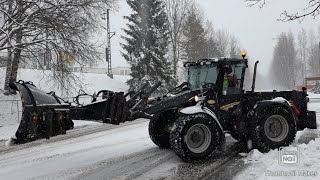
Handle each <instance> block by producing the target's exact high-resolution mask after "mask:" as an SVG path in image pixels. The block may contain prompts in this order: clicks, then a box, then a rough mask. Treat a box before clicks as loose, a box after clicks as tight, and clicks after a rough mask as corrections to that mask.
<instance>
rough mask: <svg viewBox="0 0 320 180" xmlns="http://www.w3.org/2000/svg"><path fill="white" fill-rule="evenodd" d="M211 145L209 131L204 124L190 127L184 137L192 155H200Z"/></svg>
mask: <svg viewBox="0 0 320 180" xmlns="http://www.w3.org/2000/svg"><path fill="white" fill-rule="evenodd" d="M210 143H211V132H210V129H209V128H208V127H207V126H206V125H204V124H195V125H193V126H191V127H190V128H189V130H188V132H187V135H186V144H187V146H188V148H189V149H190V151H192V152H193V153H202V152H204V151H206V150H207V149H208V147H209V146H210Z"/></svg>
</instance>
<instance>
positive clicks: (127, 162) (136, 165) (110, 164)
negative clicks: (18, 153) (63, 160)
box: [33, 148, 174, 179]
mask: <svg viewBox="0 0 320 180" xmlns="http://www.w3.org/2000/svg"><path fill="white" fill-rule="evenodd" d="M173 156H174V154H173V153H171V152H170V151H169V150H161V149H159V148H152V149H148V150H145V151H141V152H138V153H133V154H129V155H126V156H123V157H120V158H119V157H118V158H113V159H106V160H102V161H99V162H96V163H94V164H91V165H88V166H83V167H79V168H73V169H66V170H64V171H60V172H58V173H55V174H48V175H45V176H39V177H36V178H33V179H70V178H71V179H134V178H137V177H139V176H140V175H141V174H143V173H146V172H148V171H149V170H150V169H152V168H154V167H157V166H159V164H162V163H164V162H167V161H168V159H170V158H172V157H173ZM146 162H148V163H146ZM101 172H102V173H101Z"/></svg>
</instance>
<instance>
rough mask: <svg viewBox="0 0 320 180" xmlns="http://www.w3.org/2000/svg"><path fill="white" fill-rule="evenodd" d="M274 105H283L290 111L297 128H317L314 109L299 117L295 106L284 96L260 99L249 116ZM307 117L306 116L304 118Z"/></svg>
mask: <svg viewBox="0 0 320 180" xmlns="http://www.w3.org/2000/svg"><path fill="white" fill-rule="evenodd" d="M272 106H282V107H284V108H285V109H286V110H287V111H288V112H290V113H291V114H292V116H294V118H295V119H296V124H297V129H298V130H303V129H304V128H309V129H317V122H316V113H315V112H313V111H307V112H306V113H307V114H306V115H304V116H299V117H297V116H296V115H295V112H294V110H293V107H291V105H290V103H289V101H287V100H285V99H283V98H276V100H264V101H258V102H257V103H256V104H255V105H254V107H253V110H252V111H250V112H249V114H248V117H254V114H255V113H257V114H259V113H260V112H261V111H262V110H264V109H266V108H270V107H272ZM303 117H305V118H303Z"/></svg>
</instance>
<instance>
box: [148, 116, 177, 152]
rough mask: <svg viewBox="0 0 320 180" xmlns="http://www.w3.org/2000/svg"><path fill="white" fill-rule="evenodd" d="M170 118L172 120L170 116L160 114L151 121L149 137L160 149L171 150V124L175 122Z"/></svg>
mask: <svg viewBox="0 0 320 180" xmlns="http://www.w3.org/2000/svg"><path fill="white" fill-rule="evenodd" d="M169 118H172V117H170V116H169V114H166V113H165V112H164V113H160V114H155V115H153V117H152V118H151V119H150V122H149V136H150V139H151V140H152V141H153V142H154V143H155V144H156V145H157V146H159V147H160V148H165V149H167V148H170V147H171V145H170V141H169V136H170V130H169V126H170V122H173V120H170V119H169Z"/></svg>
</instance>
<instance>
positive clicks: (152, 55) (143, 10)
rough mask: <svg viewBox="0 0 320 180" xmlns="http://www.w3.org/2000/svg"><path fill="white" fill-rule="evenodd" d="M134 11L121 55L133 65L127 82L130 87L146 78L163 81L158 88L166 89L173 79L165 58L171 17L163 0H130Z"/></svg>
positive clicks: (134, 88)
mask: <svg viewBox="0 0 320 180" xmlns="http://www.w3.org/2000/svg"><path fill="white" fill-rule="evenodd" d="M127 3H128V5H129V6H130V7H131V9H132V10H133V13H132V14H131V15H129V16H125V17H124V18H125V19H127V20H128V21H129V23H127V26H128V27H127V29H124V32H125V33H126V35H125V36H123V37H122V38H123V39H124V40H125V43H123V44H121V46H122V48H123V50H124V51H123V52H122V56H123V57H124V58H125V59H126V60H127V61H128V62H129V64H130V66H131V76H132V78H131V79H130V80H129V81H128V82H127V83H128V84H129V86H130V89H131V90H136V89H138V88H139V87H140V86H141V85H142V84H143V83H144V81H145V80H148V81H149V82H151V83H155V82H157V81H162V82H163V83H162V87H161V88H159V89H158V90H159V91H160V92H164V91H166V90H167V89H169V88H171V86H172V83H173V77H172V68H171V64H170V62H169V61H168V59H167V58H166V54H167V52H168V43H169V30H168V19H167V15H166V13H165V9H164V4H163V2H162V1H161V0H127Z"/></svg>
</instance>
